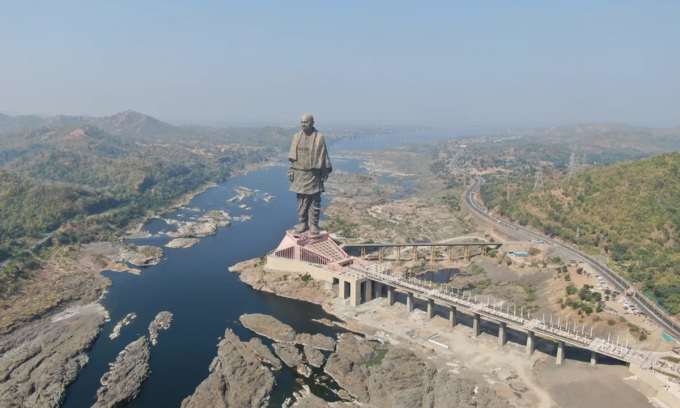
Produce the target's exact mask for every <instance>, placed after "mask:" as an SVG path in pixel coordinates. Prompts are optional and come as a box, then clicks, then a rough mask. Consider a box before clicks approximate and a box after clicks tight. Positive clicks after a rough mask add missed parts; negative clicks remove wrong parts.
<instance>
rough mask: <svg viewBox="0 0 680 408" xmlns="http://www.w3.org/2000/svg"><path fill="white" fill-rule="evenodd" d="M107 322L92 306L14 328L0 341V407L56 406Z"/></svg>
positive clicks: (98, 305) (105, 315)
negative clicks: (13, 330)
mask: <svg viewBox="0 0 680 408" xmlns="http://www.w3.org/2000/svg"><path fill="white" fill-rule="evenodd" d="M106 318H107V313H106V310H105V309H104V308H103V307H102V306H101V305H100V304H98V303H95V304H91V305H87V306H78V307H75V308H71V309H69V310H67V311H65V312H63V313H60V314H58V315H56V316H54V317H53V318H51V319H50V318H44V319H41V320H39V321H37V322H34V323H32V324H29V325H27V326H24V327H22V328H21V329H19V330H16V331H15V332H13V333H12V334H10V335H7V336H5V337H3V338H2V341H0V406H3V407H58V406H59V405H61V403H62V402H63V400H64V397H65V390H66V387H67V386H68V385H69V384H71V383H72V382H73V381H74V380H75V379H76V376H77V375H78V373H79V372H80V370H81V369H82V368H83V367H84V366H85V364H86V363H87V361H88V358H87V351H88V350H89V349H90V347H91V346H92V344H93V343H94V341H95V340H96V338H97V335H98V334H99V332H100V330H101V326H102V325H103V324H104V322H105V320H106Z"/></svg>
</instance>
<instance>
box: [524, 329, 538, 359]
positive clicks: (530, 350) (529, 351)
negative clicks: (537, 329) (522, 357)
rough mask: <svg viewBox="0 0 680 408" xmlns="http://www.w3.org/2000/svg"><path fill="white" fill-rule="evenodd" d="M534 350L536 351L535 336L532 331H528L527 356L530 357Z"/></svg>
mask: <svg viewBox="0 0 680 408" xmlns="http://www.w3.org/2000/svg"><path fill="white" fill-rule="evenodd" d="M535 349H536V334H535V333H534V332H532V331H529V332H528V333H527V350H526V354H527V356H531V355H532V354H534V350H535Z"/></svg>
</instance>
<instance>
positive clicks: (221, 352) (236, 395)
mask: <svg viewBox="0 0 680 408" xmlns="http://www.w3.org/2000/svg"><path fill="white" fill-rule="evenodd" d="M217 347H218V348H217V357H215V359H214V360H213V362H212V363H211V364H210V367H209V370H210V375H209V376H208V378H206V379H205V380H204V381H203V382H202V383H201V384H199V385H198V387H196V390H195V391H194V393H193V394H192V395H190V396H189V397H187V398H186V399H184V401H182V408H204V407H262V406H266V405H267V401H269V395H270V394H271V392H272V390H273V389H274V385H275V381H274V375H273V374H272V373H271V371H270V370H269V369H268V368H267V367H265V366H263V365H262V361H263V360H262V357H261V356H260V355H259V354H258V353H257V352H256V351H255V349H253V348H250V347H248V345H246V344H245V343H243V342H242V341H241V340H240V339H239V338H238V336H236V335H235V334H234V332H232V331H231V330H229V329H227V330H226V332H225V334H224V338H223V339H222V340H221V341H220V343H219V344H218V346H217Z"/></svg>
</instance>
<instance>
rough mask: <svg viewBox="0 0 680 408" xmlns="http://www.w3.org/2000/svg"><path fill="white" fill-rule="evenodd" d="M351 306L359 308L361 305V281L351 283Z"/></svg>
mask: <svg viewBox="0 0 680 408" xmlns="http://www.w3.org/2000/svg"><path fill="white" fill-rule="evenodd" d="M349 304H350V305H352V306H354V307H357V306H359V305H360V304H361V281H354V282H351V283H350V290H349Z"/></svg>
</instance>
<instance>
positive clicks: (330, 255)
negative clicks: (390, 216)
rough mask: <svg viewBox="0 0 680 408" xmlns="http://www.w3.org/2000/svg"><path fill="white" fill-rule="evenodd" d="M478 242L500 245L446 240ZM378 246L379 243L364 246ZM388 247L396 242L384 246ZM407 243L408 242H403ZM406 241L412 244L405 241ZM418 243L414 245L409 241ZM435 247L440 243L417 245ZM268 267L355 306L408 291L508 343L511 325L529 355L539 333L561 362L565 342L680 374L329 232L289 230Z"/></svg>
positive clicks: (647, 356) (658, 356)
mask: <svg viewBox="0 0 680 408" xmlns="http://www.w3.org/2000/svg"><path fill="white" fill-rule="evenodd" d="M473 244H475V245H478V246H482V247H484V245H487V246H488V245H499V244H498V243H495V242H492V243H488V242H487V243H481V242H477V243H457V244H444V245H452V246H453V245H456V246H464V245H470V246H472V245H473ZM363 245H365V246H376V245H379V244H363ZM382 245H385V247H387V246H390V245H394V244H382ZM400 245H402V244H400ZM403 245H406V244H403ZM408 245H409V246H412V245H413V244H408ZM417 245H421V246H431V245H437V246H438V245H440V244H432V243H427V244H417ZM265 268H266V269H275V270H283V271H288V272H296V273H300V274H309V275H310V276H311V277H312V278H314V279H316V280H320V281H326V282H328V283H330V284H331V285H332V286H333V288H334V290H336V289H337V294H338V296H339V297H340V298H342V299H347V300H348V301H349V303H350V304H351V305H353V306H359V305H361V304H362V303H365V302H369V301H371V300H373V299H374V298H376V297H381V296H385V297H387V299H388V301H389V304H390V305H393V304H394V303H395V301H396V300H395V299H396V292H397V291H399V292H402V293H405V294H406V308H407V310H408V311H409V312H412V311H413V310H414V308H415V306H414V304H415V299H416V298H419V299H422V300H424V301H426V302H427V314H428V316H429V317H430V318H432V317H434V315H435V305H440V306H444V307H445V308H447V309H448V312H449V313H448V315H449V322H450V324H451V326H452V327H454V326H456V325H457V317H456V314H457V313H465V314H469V315H471V316H472V332H473V336H474V337H477V336H479V335H480V333H481V322H482V319H485V320H487V321H491V322H494V323H496V324H498V327H499V330H498V343H499V345H500V346H501V347H502V346H504V345H505V344H506V342H507V338H508V335H507V332H508V327H511V328H514V329H516V330H520V331H524V332H526V333H527V342H526V354H527V355H528V356H530V355H531V354H532V353H533V352H534V350H535V348H536V336H540V337H541V338H545V339H548V340H551V341H554V342H556V343H557V354H556V363H557V364H562V362H563V360H564V348H565V345H568V346H572V347H577V348H580V349H584V350H589V351H590V352H591V359H590V362H591V364H596V363H597V357H598V355H604V356H608V357H611V358H614V359H617V360H620V361H624V362H626V363H629V364H630V363H633V364H635V365H636V366H639V367H641V368H643V369H657V370H658V367H664V369H665V370H667V371H672V372H676V373H679V374H680V365H678V364H676V363H673V362H672V361H669V360H662V357H664V356H666V355H667V354H664V353H656V352H650V351H644V350H636V349H633V348H631V347H628V345H627V344H625V345H624V344H622V343H620V342H619V339H616V342H614V340H613V339H610V338H607V339H606V340H605V339H602V338H597V337H594V336H593V330H592V328H591V329H590V330H588V329H586V327H585V326H584V325H581V326H579V325H578V324H577V323H576V322H568V321H566V322H562V321H561V319H558V321H557V322H555V321H554V319H553V318H552V317H550V319H549V320H546V319H545V316H542V318H540V319H539V318H537V317H536V316H533V317H532V316H531V315H530V313H529V312H528V311H527V312H525V311H524V309H520V310H517V309H516V307H514V306H513V307H512V308H511V306H510V305H509V304H507V303H504V304H501V303H496V302H495V301H494V303H491V301H490V298H488V297H486V299H484V298H478V296H474V295H472V294H471V293H469V292H468V293H464V292H462V291H459V290H456V289H453V288H451V287H450V286H449V285H446V284H435V283H432V282H423V281H421V280H419V279H416V278H409V279H406V278H402V277H398V276H394V275H393V274H392V271H391V270H390V269H389V268H386V267H384V266H382V265H379V264H376V263H370V262H368V261H365V260H363V259H360V258H356V257H352V256H349V255H347V253H346V252H344V251H343V250H342V249H341V248H340V247H339V246H338V245H337V244H336V243H335V242H334V241H333V240H331V239H330V238H329V237H328V235H327V234H321V235H318V236H306V235H294V234H292V233H291V232H288V233H287V234H286V236H285V237H284V239H283V241H281V244H279V247H278V248H277V249H276V250H274V251H272V252H271V253H269V254H268V256H267V265H266V267H265Z"/></svg>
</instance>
